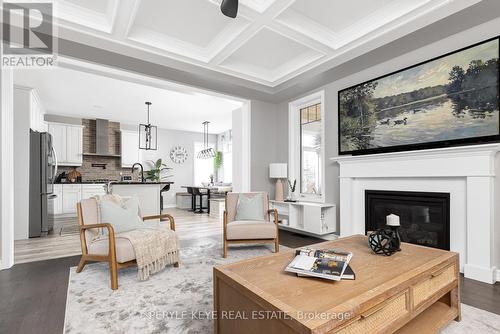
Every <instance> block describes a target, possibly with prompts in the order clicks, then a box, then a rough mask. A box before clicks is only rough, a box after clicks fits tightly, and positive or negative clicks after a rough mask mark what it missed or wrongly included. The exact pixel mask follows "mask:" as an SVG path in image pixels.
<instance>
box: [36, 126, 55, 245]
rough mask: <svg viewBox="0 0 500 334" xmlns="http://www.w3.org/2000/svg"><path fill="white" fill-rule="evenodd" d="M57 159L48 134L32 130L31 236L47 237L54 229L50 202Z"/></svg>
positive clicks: (52, 194)
mask: <svg viewBox="0 0 500 334" xmlns="http://www.w3.org/2000/svg"><path fill="white" fill-rule="evenodd" d="M56 174H57V157H56V152H55V150H54V147H53V145H52V136H51V135H50V133H48V132H38V131H33V130H30V175H29V187H30V198H29V224H30V225H29V236H30V238H34V237H40V236H45V235H47V234H48V233H49V231H50V230H51V229H52V228H53V226H51V223H50V222H49V219H48V201H49V199H51V198H52V197H53V196H55V195H54V180H55V177H56Z"/></svg>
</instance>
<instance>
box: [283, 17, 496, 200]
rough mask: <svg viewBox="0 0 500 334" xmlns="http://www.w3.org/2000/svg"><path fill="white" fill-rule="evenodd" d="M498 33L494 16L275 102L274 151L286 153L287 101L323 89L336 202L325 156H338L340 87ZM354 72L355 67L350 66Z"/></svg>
mask: <svg viewBox="0 0 500 334" xmlns="http://www.w3.org/2000/svg"><path fill="white" fill-rule="evenodd" d="M499 34H500V19H496V20H493V21H490V22H487V23H485V24H482V25H479V26H476V27H474V28H472V29H469V30H466V31H464V32H461V33H459V34H456V35H453V36H450V37H448V38H445V39H442V40H440V41H437V42H435V43H432V44H429V45H427V46H424V47H422V48H418V49H415V50H413V51H411V52H409V53H407V54H404V55H402V56H399V57H396V58H391V55H392V54H391V53H390V52H389V51H388V52H387V54H386V59H385V61H384V62H382V63H380V64H378V65H376V66H372V67H370V68H368V69H365V70H363V71H360V72H357V73H355V74H352V75H349V76H346V77H344V78H342V79H340V80H337V81H332V82H330V83H329V84H327V85H323V86H319V87H318V88H316V89H314V90H310V91H307V92H304V93H303V94H300V95H297V96H296V97H295V98H293V99H290V100H287V101H285V102H283V103H280V104H279V106H278V114H279V116H278V119H279V121H278V122H277V123H276V124H277V126H278V129H279V130H278V131H279V132H280V133H283V136H282V137H280V140H279V141H278V142H277V144H278V145H277V148H276V151H277V152H280V153H281V152H287V155H288V135H286V136H285V132H286V131H287V129H288V103H289V102H290V101H293V100H296V99H298V98H300V97H303V96H305V95H308V94H310V93H312V92H316V91H319V90H324V91H325V106H324V108H325V120H324V121H325V136H326V138H325V143H326V147H325V155H326V156H325V158H326V166H325V177H326V179H325V182H326V183H325V184H326V194H325V195H326V201H327V202H333V203H336V204H337V205H338V204H339V199H340V194H339V192H340V189H339V178H338V175H339V168H338V165H337V164H336V163H333V162H330V161H329V160H328V158H330V157H334V156H338V137H337V136H338V124H337V122H338V121H337V112H338V111H337V108H338V106H337V102H338V101H337V93H338V91H339V90H341V89H344V88H346V87H350V86H352V85H355V84H358V83H361V82H364V81H367V80H370V79H373V78H376V77H379V76H382V75H385V74H388V73H390V72H393V71H396V70H399V69H403V68H405V67H408V66H411V65H414V64H417V63H419V62H422V61H426V60H429V59H432V58H434V57H437V56H440V55H443V54H446V53H448V52H451V51H453V50H457V49H460V48H463V47H466V46H469V45H471V44H474V43H477V42H480V41H483V40H486V39H488V38H490V37H495V36H497V35H499ZM350 70H351V71H353V72H355V69H354V68H352V69H350Z"/></svg>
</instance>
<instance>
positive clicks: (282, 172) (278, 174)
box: [269, 163, 288, 201]
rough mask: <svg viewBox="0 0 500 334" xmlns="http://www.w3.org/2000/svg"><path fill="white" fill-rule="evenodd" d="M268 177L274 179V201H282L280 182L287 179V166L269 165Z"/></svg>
mask: <svg viewBox="0 0 500 334" xmlns="http://www.w3.org/2000/svg"><path fill="white" fill-rule="evenodd" d="M269 177H270V178H271V179H276V193H275V196H274V197H275V200H277V201H283V200H284V195H283V182H282V181H281V180H282V179H286V178H287V177H288V165H287V164H282V163H273V164H269Z"/></svg>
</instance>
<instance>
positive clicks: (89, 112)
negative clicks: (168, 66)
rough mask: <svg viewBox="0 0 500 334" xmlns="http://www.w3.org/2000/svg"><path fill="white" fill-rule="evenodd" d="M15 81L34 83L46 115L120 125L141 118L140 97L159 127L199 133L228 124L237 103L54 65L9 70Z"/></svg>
mask: <svg viewBox="0 0 500 334" xmlns="http://www.w3.org/2000/svg"><path fill="white" fill-rule="evenodd" d="M14 83H15V84H16V85H20V86H25V87H31V88H35V89H36V90H37V92H38V94H39V95H40V99H41V100H42V104H43V106H44V108H45V109H46V110H47V112H48V113H49V114H55V115H63V116H72V117H79V118H104V119H109V120H112V121H118V122H120V123H124V124H134V125H138V124H139V123H145V122H146V105H145V104H144V103H145V102H146V101H151V102H152V103H153V104H152V106H151V116H150V120H151V123H152V124H153V125H157V126H158V127H160V128H166V129H175V130H184V131H194V132H202V131H203V126H202V124H201V123H202V122H203V121H205V120H208V121H210V122H211V123H210V126H209V132H210V133H221V132H223V131H225V130H228V129H231V127H232V125H231V120H232V111H233V110H235V109H238V108H239V107H241V105H242V102H239V101H234V100H230V99H227V98H224V97H219V96H213V95H208V94H204V93H201V92H198V91H195V90H188V89H177V90H168V89H162V88H158V87H154V86H148V85H144V84H138V83H135V82H130V81H125V80H119V79H116V78H110V77H106V76H101V75H97V74H93V73H86V72H82V71H77V70H73V69H68V68H63V67H57V68H51V69H39V70H36V71H27V70H16V71H14Z"/></svg>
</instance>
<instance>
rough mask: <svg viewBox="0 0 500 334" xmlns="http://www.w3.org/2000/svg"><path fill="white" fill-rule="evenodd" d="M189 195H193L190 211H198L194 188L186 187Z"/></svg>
mask: <svg viewBox="0 0 500 334" xmlns="http://www.w3.org/2000/svg"><path fill="white" fill-rule="evenodd" d="M186 189H187V192H188V194H190V195H191V210H189V211H193V212H194V211H196V195H195V194H194V191H193V188H192V187H186Z"/></svg>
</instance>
